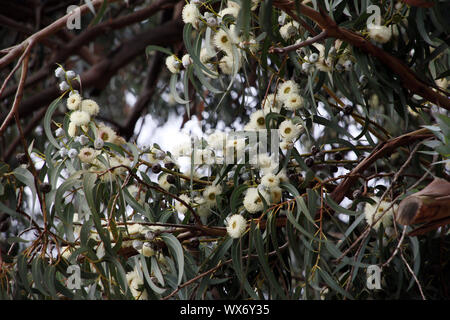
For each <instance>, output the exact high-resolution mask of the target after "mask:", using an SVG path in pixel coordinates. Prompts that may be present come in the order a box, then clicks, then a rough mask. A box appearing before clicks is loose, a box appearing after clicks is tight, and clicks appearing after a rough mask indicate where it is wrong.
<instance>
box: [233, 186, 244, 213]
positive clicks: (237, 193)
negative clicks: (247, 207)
mask: <svg viewBox="0 0 450 320" xmlns="http://www.w3.org/2000/svg"><path fill="white" fill-rule="evenodd" d="M247 189H248V186H247V185H246V184H242V185H240V186H239V187H237V188H235V189H233V192H232V193H231V197H230V207H231V213H236V212H237V209H238V207H239V205H240V204H241V202H242V201H239V200H240V196H241V194H242V193H244V192H245V190H247Z"/></svg>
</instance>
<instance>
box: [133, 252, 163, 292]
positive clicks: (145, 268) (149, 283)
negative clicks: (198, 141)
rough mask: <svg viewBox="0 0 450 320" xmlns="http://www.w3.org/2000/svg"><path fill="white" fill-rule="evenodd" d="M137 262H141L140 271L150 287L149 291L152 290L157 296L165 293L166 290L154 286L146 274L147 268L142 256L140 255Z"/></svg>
mask: <svg viewBox="0 0 450 320" xmlns="http://www.w3.org/2000/svg"><path fill="white" fill-rule="evenodd" d="M139 260H140V261H141V264H142V271H143V272H144V276H145V280H147V283H148V285H149V286H150V289H152V290H153V291H154V292H156V293H157V294H163V293H164V292H165V291H166V289H164V288H160V287H158V286H157V285H156V284H154V283H153V281H152V278H151V277H150V274H149V273H148V267H147V262H146V261H145V257H144V256H143V255H140V256H139Z"/></svg>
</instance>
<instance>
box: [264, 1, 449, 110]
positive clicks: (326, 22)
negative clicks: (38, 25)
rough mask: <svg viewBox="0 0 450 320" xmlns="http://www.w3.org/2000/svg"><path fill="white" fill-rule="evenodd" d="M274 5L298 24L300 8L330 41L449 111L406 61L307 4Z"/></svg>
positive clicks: (282, 3)
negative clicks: (366, 56)
mask: <svg viewBox="0 0 450 320" xmlns="http://www.w3.org/2000/svg"><path fill="white" fill-rule="evenodd" d="M273 4H274V6H275V7H278V8H280V9H281V10H283V11H285V12H286V13H287V14H289V15H290V16H292V17H293V18H294V19H295V20H297V21H301V20H300V19H299V17H298V16H297V15H296V14H295V12H294V10H295V9H296V6H298V8H299V10H300V13H301V14H302V15H304V16H306V17H308V18H310V19H311V20H313V21H315V22H316V23H317V24H318V25H319V27H320V28H321V29H322V30H326V31H327V33H328V36H329V37H332V38H336V39H340V40H342V41H345V42H347V43H349V44H351V45H353V46H354V47H356V48H359V49H360V50H362V51H363V52H365V53H368V54H370V55H372V56H374V57H375V58H377V59H378V60H379V61H380V62H381V63H383V64H384V65H386V67H388V68H389V69H390V70H391V71H392V72H394V73H395V74H397V75H398V76H399V77H400V79H401V80H402V85H403V87H404V88H405V89H408V90H410V91H411V92H413V93H415V94H418V95H420V96H421V97H423V98H425V99H427V100H428V101H430V102H432V103H434V104H436V105H438V106H440V107H442V108H445V109H447V110H450V99H449V98H448V97H446V96H444V95H442V94H440V93H438V92H437V91H434V90H433V89H432V88H431V87H430V86H429V85H427V84H426V83H424V82H423V81H422V80H420V79H419V77H418V76H417V75H416V74H415V73H414V72H413V71H412V70H411V69H409V68H408V66H407V65H406V64H405V63H403V61H401V60H400V59H398V58H396V57H394V56H392V55H391V54H389V53H387V52H386V51H384V50H383V49H381V48H379V47H377V46H376V45H374V44H372V43H371V42H370V41H368V40H366V39H364V37H363V36H361V35H359V34H357V33H355V32H353V31H351V30H348V29H346V28H341V27H339V26H338V25H337V24H336V22H335V21H333V20H332V19H331V18H330V17H329V16H328V15H326V14H325V12H324V11H321V12H318V11H316V10H314V9H313V8H311V7H308V6H306V5H304V4H295V3H294V2H293V1H290V0H276V1H274V3H273Z"/></svg>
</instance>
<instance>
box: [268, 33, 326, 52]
mask: <svg viewBox="0 0 450 320" xmlns="http://www.w3.org/2000/svg"><path fill="white" fill-rule="evenodd" d="M327 35H328V32H327V30H323V31H322V32H321V33H319V34H318V35H317V36H315V37H312V38H310V39H308V40H305V41H303V42H300V43H296V44H293V45H290V46H287V47H284V48H270V49H269V53H280V54H285V53H287V52H290V51H294V50H297V49H300V48H303V47H306V46H309V45H311V44H313V43H316V42H318V41H320V40H322V39H324V38H326V37H327Z"/></svg>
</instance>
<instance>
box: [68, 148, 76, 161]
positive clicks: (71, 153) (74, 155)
mask: <svg viewBox="0 0 450 320" xmlns="http://www.w3.org/2000/svg"><path fill="white" fill-rule="evenodd" d="M67 155H68V156H69V158H70V159H75V158H76V156H77V155H78V151H77V149H70V150H69V152H68V153H67Z"/></svg>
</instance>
